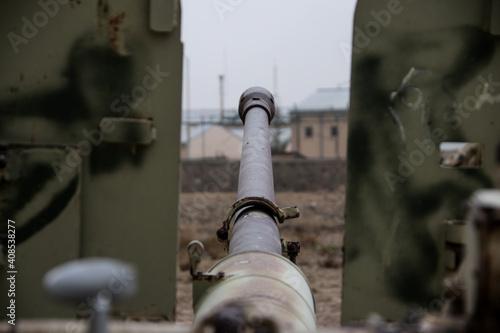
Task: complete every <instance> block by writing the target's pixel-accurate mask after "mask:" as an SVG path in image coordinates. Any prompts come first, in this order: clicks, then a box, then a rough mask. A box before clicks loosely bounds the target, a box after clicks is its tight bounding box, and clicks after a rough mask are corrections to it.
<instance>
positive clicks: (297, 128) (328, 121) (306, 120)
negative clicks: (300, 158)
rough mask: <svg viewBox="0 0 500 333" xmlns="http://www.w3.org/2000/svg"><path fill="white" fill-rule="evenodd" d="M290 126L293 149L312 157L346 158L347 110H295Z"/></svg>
mask: <svg viewBox="0 0 500 333" xmlns="http://www.w3.org/2000/svg"><path fill="white" fill-rule="evenodd" d="M290 126H291V128H292V150H293V151H296V152H299V153H300V154H302V155H304V156H306V157H310V158H325V159H326V158H341V159H345V158H346V156H347V112H345V111H322V112H295V113H294V115H293V117H292V122H291V124H290ZM333 128H336V130H334V129H333Z"/></svg>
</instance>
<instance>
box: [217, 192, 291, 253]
mask: <svg viewBox="0 0 500 333" xmlns="http://www.w3.org/2000/svg"><path fill="white" fill-rule="evenodd" d="M246 207H261V208H265V209H266V211H268V212H270V213H271V214H272V216H273V217H275V218H276V220H278V222H279V223H283V222H285V220H288V219H293V218H296V217H299V216H300V212H299V208H298V207H297V206H292V207H284V208H279V207H278V206H277V205H276V204H275V203H274V202H272V201H271V200H268V199H266V198H262V197H247V198H243V199H240V200H238V201H236V202H235V203H234V204H233V205H232V206H231V207H230V208H229V210H228V211H227V213H226V216H225V218H224V221H223V222H222V227H220V228H219V229H218V230H217V239H218V240H219V242H224V247H225V249H226V251H229V229H230V227H231V221H232V220H233V218H234V215H235V214H236V213H237V212H238V211H240V210H241V209H243V208H246Z"/></svg>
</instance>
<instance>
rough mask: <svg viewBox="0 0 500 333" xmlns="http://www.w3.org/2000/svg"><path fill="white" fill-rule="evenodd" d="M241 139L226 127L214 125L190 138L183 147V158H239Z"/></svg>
mask: <svg viewBox="0 0 500 333" xmlns="http://www.w3.org/2000/svg"><path fill="white" fill-rule="evenodd" d="M241 142H242V141H241V139H240V138H239V137H238V136H237V135H235V134H233V133H232V132H231V131H229V130H227V129H226V128H224V127H222V126H219V125H215V126H212V127H210V128H209V129H207V130H206V131H205V132H203V133H201V134H199V135H197V136H196V137H193V138H191V142H189V144H188V146H185V147H183V148H182V149H183V151H182V152H181V156H182V157H183V158H215V157H226V158H228V159H240V157H241V146H242V143H241Z"/></svg>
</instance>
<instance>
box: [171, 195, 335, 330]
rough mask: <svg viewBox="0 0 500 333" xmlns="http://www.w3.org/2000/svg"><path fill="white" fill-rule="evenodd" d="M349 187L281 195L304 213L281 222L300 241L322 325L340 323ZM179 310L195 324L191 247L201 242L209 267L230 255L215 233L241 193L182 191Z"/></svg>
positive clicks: (282, 202) (279, 199) (280, 200)
mask: <svg viewBox="0 0 500 333" xmlns="http://www.w3.org/2000/svg"><path fill="white" fill-rule="evenodd" d="M344 198H345V193H344V187H342V188H339V189H337V190H336V191H335V192H317V193H312V192H302V193H293V192H285V193H276V203H277V204H278V206H281V207H286V206H293V205H297V206H298V207H299V209H300V212H301V216H300V217H299V218H298V219H293V220H287V221H285V223H284V224H282V225H280V226H279V228H280V233H281V237H282V238H284V239H285V240H291V241H299V242H300V244H301V252H300V254H299V256H298V257H297V265H298V266H299V268H300V269H301V270H302V271H303V272H304V274H305V275H306V276H307V278H308V280H309V283H310V284H311V287H312V290H313V293H314V297H315V301H316V317H317V323H318V327H339V326H340V304H341V290H342V244H343V238H344V202H345V201H344ZM180 200H181V203H180V216H181V218H180V241H179V267H178V274H177V276H178V277H177V308H176V316H177V322H179V323H191V322H192V320H193V309H192V299H191V277H190V275H189V260H188V256H187V250H186V248H187V245H188V243H189V242H190V241H191V240H194V239H196V240H199V241H201V242H202V243H203V245H204V247H205V253H204V255H203V258H202V262H201V264H200V266H199V268H200V269H201V270H203V271H206V270H208V269H209V268H210V267H211V266H212V265H213V264H215V263H216V262H217V261H218V260H219V259H220V258H222V257H224V256H225V255H226V254H225V252H224V249H223V246H222V244H221V243H219V242H218V241H217V239H216V236H215V232H216V230H217V229H218V228H219V227H220V225H221V221H222V219H223V217H224V215H225V213H226V211H227V209H228V208H229V206H231V204H233V203H234V201H235V200H236V193H182V194H181V197H180Z"/></svg>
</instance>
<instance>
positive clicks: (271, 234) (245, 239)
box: [229, 87, 281, 254]
mask: <svg viewBox="0 0 500 333" xmlns="http://www.w3.org/2000/svg"><path fill="white" fill-rule="evenodd" d="M239 114H240V117H241V120H242V121H243V123H244V124H245V126H244V134H243V146H242V151H241V163H240V175H239V180H238V200H240V199H244V198H248V197H262V198H266V199H268V200H271V201H273V202H274V180H273V165H272V159H271V140H270V135H269V123H270V122H271V120H272V119H273V117H274V99H273V96H272V94H271V93H270V92H269V91H267V90H266V89H263V88H259V87H252V88H249V89H247V90H246V91H245V92H244V93H243V94H242V95H241V99H240V105H239ZM246 251H261V252H271V253H276V254H281V241H280V236H279V231H278V227H277V225H276V222H275V220H274V218H273V217H272V216H271V215H269V214H268V213H267V212H266V211H264V210H263V209H259V208H257V207H254V208H249V209H246V210H245V209H244V210H242V211H241V212H240V213H239V214H238V216H237V218H236V221H235V225H234V228H233V231H232V235H231V241H230V243H229V254H236V253H240V252H246Z"/></svg>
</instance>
